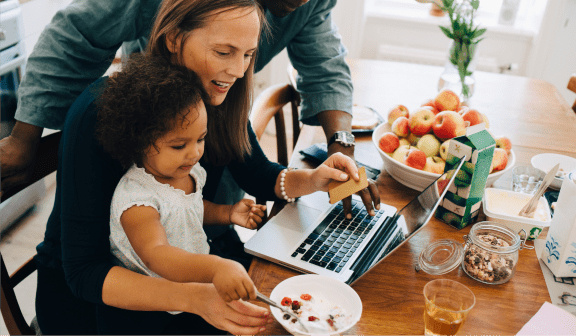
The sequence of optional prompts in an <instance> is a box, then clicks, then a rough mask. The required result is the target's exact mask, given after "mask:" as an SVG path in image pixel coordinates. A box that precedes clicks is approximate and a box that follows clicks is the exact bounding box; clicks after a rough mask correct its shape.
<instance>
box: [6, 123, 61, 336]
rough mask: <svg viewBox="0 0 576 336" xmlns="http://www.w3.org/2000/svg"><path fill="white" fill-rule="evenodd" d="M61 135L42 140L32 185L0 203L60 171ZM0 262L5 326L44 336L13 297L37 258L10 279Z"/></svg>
mask: <svg viewBox="0 0 576 336" xmlns="http://www.w3.org/2000/svg"><path fill="white" fill-rule="evenodd" d="M61 135H62V134H61V132H57V133H52V134H50V135H48V136H45V137H42V139H41V140H40V143H39V145H38V151H37V152H36V153H37V154H36V160H35V163H34V168H33V173H32V177H31V179H30V181H28V182H27V183H25V184H23V185H20V186H18V187H16V188H14V189H11V190H8V191H7V192H6V193H4V194H3V195H2V199H1V201H0V203H1V202H4V201H5V200H7V199H8V198H10V197H11V196H12V195H14V194H16V193H18V192H19V191H21V190H23V189H25V188H26V187H28V186H30V185H32V184H33V183H35V182H37V181H39V180H41V179H42V178H44V177H46V176H47V175H48V174H50V173H52V172H54V171H56V168H57V167H58V144H59V143H60V137H61ZM0 262H1V265H0V266H1V269H0V271H1V274H0V277H1V278H0V285H1V288H0V290H1V302H0V311H2V317H3V318H4V323H5V324H6V328H7V329H8V333H9V334H11V335H41V332H40V328H39V327H38V323H37V321H36V317H34V319H33V320H32V322H31V324H28V323H27V322H26V320H25V319H24V316H23V315H22V310H21V309H20V306H19V305H18V300H17V299H16V294H15V293H14V287H16V285H18V284H19V283H20V282H21V281H22V280H24V279H26V278H27V277H28V276H29V275H30V274H32V273H33V272H34V271H35V270H36V263H35V262H34V257H31V258H30V259H29V260H28V261H27V262H26V263H24V265H22V266H20V267H19V268H18V269H17V270H16V271H15V272H14V273H12V275H10V276H9V275H8V270H7V269H6V265H5V264H4V257H3V256H2V254H1V253H0Z"/></svg>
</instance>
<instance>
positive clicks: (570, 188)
mask: <svg viewBox="0 0 576 336" xmlns="http://www.w3.org/2000/svg"><path fill="white" fill-rule="evenodd" d="M575 174H576V170H575V171H573V172H571V173H570V174H568V177H567V178H565V179H564V182H562V188H561V189H560V194H559V195H558V201H557V202H556V207H555V208H554V219H552V225H550V230H548V235H547V236H546V247H545V248H544V249H543V250H542V254H541V255H540V258H541V259H542V260H543V261H544V263H545V264H546V266H548V268H549V269H550V271H551V272H552V273H553V274H554V275H555V276H556V277H562V278H563V277H574V276H576V206H575V205H576V179H572V177H573V176H574V175H575Z"/></svg>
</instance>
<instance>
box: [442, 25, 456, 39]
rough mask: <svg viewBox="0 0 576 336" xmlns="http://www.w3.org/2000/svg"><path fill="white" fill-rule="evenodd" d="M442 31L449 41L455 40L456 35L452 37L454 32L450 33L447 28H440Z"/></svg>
mask: <svg viewBox="0 0 576 336" xmlns="http://www.w3.org/2000/svg"><path fill="white" fill-rule="evenodd" d="M440 29H441V30H442V32H443V33H444V35H446V36H447V37H448V38H449V39H453V38H454V35H452V32H451V31H450V29H448V28H446V27H442V26H440Z"/></svg>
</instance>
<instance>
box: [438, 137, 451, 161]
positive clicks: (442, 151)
mask: <svg viewBox="0 0 576 336" xmlns="http://www.w3.org/2000/svg"><path fill="white" fill-rule="evenodd" d="M448 148H450V140H446V141H444V142H443V143H442V145H440V157H441V158H442V159H444V161H446V157H447V156H448Z"/></svg>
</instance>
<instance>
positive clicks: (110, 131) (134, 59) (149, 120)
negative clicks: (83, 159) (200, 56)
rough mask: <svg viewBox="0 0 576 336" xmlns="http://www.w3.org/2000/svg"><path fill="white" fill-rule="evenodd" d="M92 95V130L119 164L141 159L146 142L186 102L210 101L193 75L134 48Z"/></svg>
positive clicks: (171, 122) (174, 119) (168, 126)
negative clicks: (95, 120)
mask: <svg viewBox="0 0 576 336" xmlns="http://www.w3.org/2000/svg"><path fill="white" fill-rule="evenodd" d="M106 84H107V85H106V87H105V88H103V89H102V90H101V91H100V95H99V97H98V98H97V100H96V106H97V108H98V124H97V126H96V136H97V138H98V141H99V142H100V144H101V145H102V146H103V147H104V150H105V151H106V152H108V153H109V154H110V155H112V157H114V158H115V159H117V160H119V161H120V163H121V164H122V166H124V167H125V168H128V167H130V166H131V165H133V164H137V165H142V159H143V158H144V155H145V153H146V151H147V150H148V149H149V148H150V146H154V144H155V142H156V141H157V140H158V139H159V138H161V137H162V136H164V135H165V134H167V133H168V132H170V131H171V130H173V129H174V127H175V126H176V125H177V123H178V122H180V123H181V122H184V121H185V120H186V118H185V117H186V115H187V114H188V112H189V108H191V107H192V108H195V107H196V106H197V105H198V104H199V103H200V101H203V102H204V103H205V105H206V108H207V109H209V108H210V106H209V105H208V104H207V102H209V101H210V97H209V95H208V94H207V93H206V91H205V89H204V87H203V85H202V82H201V80H200V78H199V77H198V75H196V73H194V72H193V71H192V70H189V69H188V68H186V67H184V66H181V65H176V64H171V63H168V62H167V61H166V60H164V59H163V58H161V57H157V56H150V55H141V54H134V55H132V56H131V57H130V59H129V60H128V62H127V64H126V66H125V67H124V69H123V70H122V71H120V72H118V73H116V74H114V75H112V76H111V77H109V78H108V80H107V82H106Z"/></svg>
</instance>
